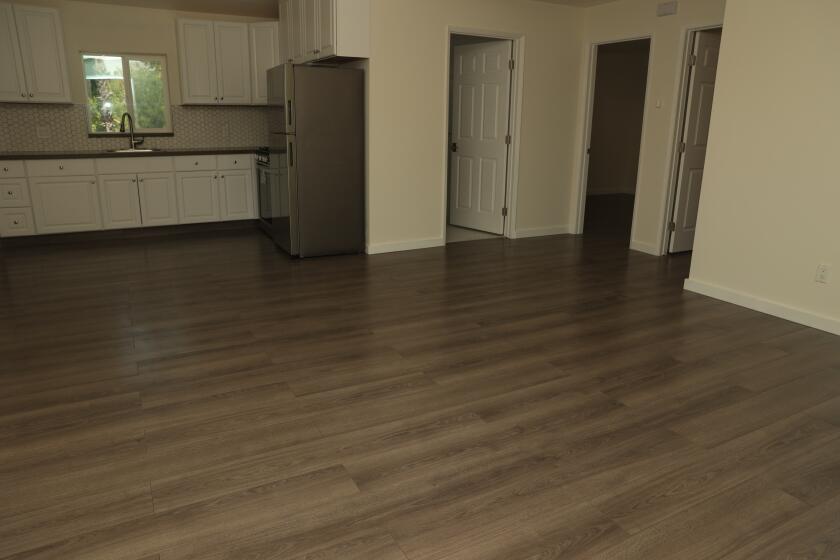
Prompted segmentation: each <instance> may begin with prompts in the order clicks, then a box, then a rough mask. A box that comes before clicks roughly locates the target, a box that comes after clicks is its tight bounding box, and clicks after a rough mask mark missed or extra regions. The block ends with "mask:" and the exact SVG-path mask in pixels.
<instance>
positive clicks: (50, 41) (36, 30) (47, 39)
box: [14, 4, 70, 103]
mask: <svg viewBox="0 0 840 560" xmlns="http://www.w3.org/2000/svg"><path fill="white" fill-rule="evenodd" d="M14 12H15V24H16V25H17V32H18V39H19V41H20V52H21V59H22V61H23V72H24V75H25V76H26V90H27V97H28V99H29V101H41V102H53V103H62V102H69V101H70V81H69V79H68V78H67V62H66V60H65V57H64V39H63V37H62V32H61V21H60V20H59V18H58V12H57V11H56V10H53V9H51V8H39V7H36V6H28V5H19V4H15V5H14Z"/></svg>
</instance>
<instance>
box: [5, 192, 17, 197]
mask: <svg viewBox="0 0 840 560" xmlns="http://www.w3.org/2000/svg"><path fill="white" fill-rule="evenodd" d="M6 194H7V195H9V196H15V191H9V192H7V193H6Z"/></svg>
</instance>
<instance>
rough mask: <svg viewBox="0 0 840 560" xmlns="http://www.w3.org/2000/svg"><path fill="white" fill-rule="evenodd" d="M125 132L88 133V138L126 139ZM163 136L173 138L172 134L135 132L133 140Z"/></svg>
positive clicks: (127, 135)
mask: <svg viewBox="0 0 840 560" xmlns="http://www.w3.org/2000/svg"><path fill="white" fill-rule="evenodd" d="M129 136H131V135H130V134H129V133H127V132H88V138H128V137H129ZM163 136H175V133H174V132H135V133H134V137H135V138H157V137H163Z"/></svg>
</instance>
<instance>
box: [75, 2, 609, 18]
mask: <svg viewBox="0 0 840 560" xmlns="http://www.w3.org/2000/svg"><path fill="white" fill-rule="evenodd" d="M90 1H91V2H98V3H100V4H120V5H123V6H138V7H143V8H160V9H163V10H179V11H184V12H207V13H211V14H234V15H241V16H252V17H265V18H276V17H277V0H238V1H236V2H233V1H231V0H90ZM542 1H543V2H551V3H553V4H565V5H567V6H597V5H598V4H606V3H608V2H615V1H616V0H542Z"/></svg>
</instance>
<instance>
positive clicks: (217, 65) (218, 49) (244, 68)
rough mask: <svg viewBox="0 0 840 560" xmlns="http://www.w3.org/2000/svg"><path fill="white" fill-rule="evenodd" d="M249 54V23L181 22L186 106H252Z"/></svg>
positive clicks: (179, 41)
mask: <svg viewBox="0 0 840 560" xmlns="http://www.w3.org/2000/svg"><path fill="white" fill-rule="evenodd" d="M249 52H250V51H249V39H248V24H247V23H233V22H224V21H215V22H214V21H202V20H187V19H181V20H178V54H179V59H180V67H181V93H182V97H183V103H184V104H194V105H248V104H250V103H251V61H250V55H249Z"/></svg>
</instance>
